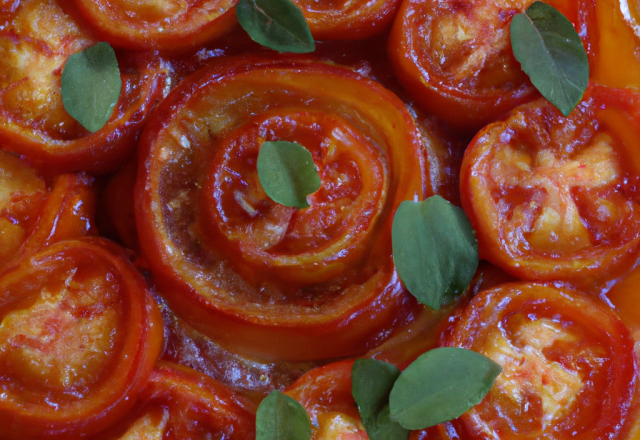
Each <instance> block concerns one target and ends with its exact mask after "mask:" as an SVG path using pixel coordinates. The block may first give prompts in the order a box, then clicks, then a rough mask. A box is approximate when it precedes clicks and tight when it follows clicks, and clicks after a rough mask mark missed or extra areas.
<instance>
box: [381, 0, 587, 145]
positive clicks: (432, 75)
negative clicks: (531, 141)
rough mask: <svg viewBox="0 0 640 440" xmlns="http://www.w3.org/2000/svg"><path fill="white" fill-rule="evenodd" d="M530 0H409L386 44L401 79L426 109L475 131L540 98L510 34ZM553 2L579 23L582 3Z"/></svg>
mask: <svg viewBox="0 0 640 440" xmlns="http://www.w3.org/2000/svg"><path fill="white" fill-rule="evenodd" d="M531 3H533V2H531V1H528V0H527V1H518V2H498V1H494V0H487V1H484V0H483V1H481V2H474V3H469V2H459V1H455V0H453V1H444V2H440V1H435V0H433V1H432V0H429V1H421V0H405V1H404V2H403V3H402V5H401V7H400V10H399V11H398V15H397V16H396V19H395V21H394V24H393V28H392V30H391V34H390V36H389V41H388V45H387V51H388V54H389V60H390V61H391V64H392V66H393V70H394V72H395V74H396V76H397V77H398V79H399V80H400V83H402V85H403V86H404V87H405V88H406V89H407V90H408V91H409V93H410V94H411V96H412V97H413V98H414V99H415V100H416V101H418V103H419V104H420V106H421V107H422V108H423V109H424V110H426V111H428V112H430V113H433V114H435V115H436V116H438V117H439V118H441V119H443V120H444V121H445V122H447V123H448V124H450V125H451V126H453V127H457V128H461V129H464V130H467V131H469V132H474V131H476V130H478V129H480V128H481V127H482V126H484V125H486V124H487V123H489V122H492V121H494V120H495V119H497V118H498V117H500V116H502V115H503V114H504V113H506V112H508V111H509V110H511V109H513V108H514V107H516V106H517V105H519V104H523V103H525V102H528V101H530V100H532V99H535V98H536V97H538V96H539V94H538V92H537V91H536V90H535V88H534V87H533V85H532V84H531V82H530V81H529V79H528V78H527V76H526V75H525V74H524V72H522V71H521V69H520V64H519V63H518V61H516V59H515V57H514V56H513V53H512V51H511V44H510V39H509V23H510V22H511V18H512V17H513V15H515V14H517V13H521V12H524V10H525V9H526V8H527V7H528V6H529V5H530V4H531ZM551 5H552V6H555V7H557V8H558V9H560V10H561V12H563V13H564V14H565V16H567V17H568V18H569V19H570V20H571V21H572V22H573V23H578V20H577V19H578V11H577V6H576V5H574V4H570V3H568V2H551ZM476 55H477V56H476ZM474 63H475V64H474Z"/></svg>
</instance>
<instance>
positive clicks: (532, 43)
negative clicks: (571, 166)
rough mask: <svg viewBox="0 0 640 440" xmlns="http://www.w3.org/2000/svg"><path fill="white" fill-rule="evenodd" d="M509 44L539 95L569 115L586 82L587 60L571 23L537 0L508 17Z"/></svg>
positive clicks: (559, 13) (585, 86)
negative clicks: (510, 18)
mask: <svg viewBox="0 0 640 440" xmlns="http://www.w3.org/2000/svg"><path fill="white" fill-rule="evenodd" d="M511 47H512V49H513V54H514V55H515V57H516V59H517V60H518V61H519V62H520V65H521V66H522V70H523V71H524V72H525V73H526V74H527V75H529V78H530V79H531V82H532V83H533V85H534V86H535V87H536V89H538V90H539V91H540V93H541V94H542V96H544V97H545V98H547V100H548V101H549V102H550V103H551V104H553V105H555V106H556V107H557V108H558V109H559V110H560V111H561V112H562V114H563V115H565V116H568V115H569V113H571V111H572V110H573V109H574V108H575V106H576V105H578V103H579V102H580V100H581V99H582V95H584V92H585V90H586V89H587V85H588V82H589V60H588V59H587V53H586V52H585V50H584V46H583V45H582V41H581V40H580V37H579V36H578V33H577V32H576V30H575V29H574V28H573V25H572V24H571V22H570V21H569V20H567V18H566V17H565V16H564V15H562V13H561V12H560V11H558V10H557V9H555V8H554V7H553V6H549V5H547V4H546V3H543V2H540V1H536V2H534V3H533V4H532V5H531V6H529V8H528V9H527V10H526V11H525V12H524V13H523V14H517V15H514V16H513V19H512V20H511Z"/></svg>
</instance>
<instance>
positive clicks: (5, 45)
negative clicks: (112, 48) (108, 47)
mask: <svg viewBox="0 0 640 440" xmlns="http://www.w3.org/2000/svg"><path fill="white" fill-rule="evenodd" d="M6 20H7V25H5V26H3V29H2V31H0V71H2V72H4V73H3V75H2V77H0V142H2V144H3V148H4V149H7V150H11V151H14V152H16V153H18V154H21V155H24V156H25V157H26V158H27V159H28V160H29V162H30V163H31V164H33V165H34V166H36V167H37V168H39V169H40V170H41V171H42V172H43V173H46V174H49V175H55V174H58V173H62V172H75V171H87V172H108V171H113V170H114V169H116V168H117V167H118V166H119V165H121V164H122V163H123V162H124V159H125V158H126V157H127V156H130V155H131V154H132V152H133V150H134V149H135V145H136V136H137V135H138V134H139V131H140V129H141V127H142V124H143V122H144V120H145V118H146V116H147V115H148V114H149V112H150V111H151V110H152V108H153V106H154V105H155V104H156V102H157V101H158V99H160V97H161V96H162V93H163V88H164V87H165V77H166V75H165V73H164V71H165V70H166V69H165V67H164V66H163V64H162V62H161V61H160V60H159V59H158V58H157V57H152V56H151V54H135V53H130V54H120V55H118V63H119V66H120V72H121V77H122V83H123V84H122V94H121V96H120V100H119V101H118V103H117V104H116V107H115V109H114V111H113V114H112V116H111V119H110V120H109V122H108V123H107V124H106V125H105V126H104V127H103V128H102V129H100V130H98V131H97V132H95V133H89V132H88V131H87V130H85V129H84V128H83V127H82V126H81V125H80V124H79V123H78V122H77V121H75V120H73V119H72V118H71V116H69V115H68V114H67V112H66V111H65V109H64V107H63V105H62V97H61V93H60V76H61V75H62V69H63V67H64V64H65V63H66V61H67V59H68V57H69V56H70V55H72V54H74V53H76V52H79V51H81V50H83V49H85V48H87V47H89V46H91V45H92V44H94V43H96V42H97V41H96V40H94V39H93V37H91V35H90V34H89V33H88V32H87V31H86V30H85V29H83V28H82V27H81V25H80V24H79V23H77V22H76V21H75V20H74V19H73V18H72V17H71V16H69V15H67V14H66V13H65V12H64V10H63V9H62V7H61V6H59V5H58V4H57V3H56V2H54V1H44V0H28V1H23V2H20V3H19V4H18V6H17V8H15V11H14V12H12V13H11V14H10V16H8V17H7V18H6ZM36 24H37V25H36Z"/></svg>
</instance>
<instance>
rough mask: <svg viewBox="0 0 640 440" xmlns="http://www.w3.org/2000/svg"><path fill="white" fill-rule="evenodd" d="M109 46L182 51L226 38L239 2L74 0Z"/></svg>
mask: <svg viewBox="0 0 640 440" xmlns="http://www.w3.org/2000/svg"><path fill="white" fill-rule="evenodd" d="M75 3H76V4H77V6H78V8H79V9H80V11H81V12H82V14H83V15H84V16H85V17H86V18H87V20H88V21H89V22H90V23H91V25H92V26H93V27H94V28H95V29H96V30H97V32H98V34H99V35H100V36H101V37H102V38H104V39H105V40H106V41H108V42H109V43H111V44H113V45H115V46H118V47H122V48H125V49H138V50H140V49H142V50H152V49H160V50H179V49H186V48H192V47H197V46H199V45H201V44H203V43H206V42H207V41H209V40H212V39H214V38H216V37H219V36H221V35H224V34H225V33H227V32H229V31H230V30H231V29H232V28H233V27H234V25H236V24H237V20H236V17H235V9H234V6H235V4H236V3H237V0H196V1H193V0H191V1H184V0H156V1H144V2H140V1H130V0H75Z"/></svg>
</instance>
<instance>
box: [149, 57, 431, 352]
mask: <svg viewBox="0 0 640 440" xmlns="http://www.w3.org/2000/svg"><path fill="white" fill-rule="evenodd" d="M267 139H268V140H289V141H299V142H302V143H303V145H304V146H305V147H307V148H308V149H309V150H310V151H311V153H312V155H313V157H314V162H315V164H316V166H317V167H318V168H319V170H320V175H321V176H322V178H323V186H322V187H321V189H320V190H319V191H318V192H316V193H314V194H313V195H311V196H310V197H309V200H310V201H311V207H310V208H307V209H304V210H300V211H296V212H294V211H293V210H292V209H291V208H286V207H284V206H281V205H278V204H276V203H275V202H273V201H271V200H270V199H268V197H267V196H266V194H265V193H264V190H263V189H262V187H261V186H260V185H259V181H258V176H257V170H256V168H255V160H256V158H257V154H258V147H259V145H260V144H261V142H262V141H264V140H267ZM421 145H422V144H421V141H420V137H419V133H418V131H417V129H416V126H415V124H414V122H413V119H412V118H411V115H410V114H409V113H408V112H407V110H406V107H405V106H404V104H403V103H402V102H401V101H400V100H399V99H398V98H397V97H395V96H394V95H393V94H391V93H390V92H389V91H387V90H386V89H384V88H382V87H381V86H380V85H379V84H377V83H375V82H373V81H371V80H368V79H366V78H363V77H361V76H359V75H358V74H356V73H354V72H353V71H351V70H349V69H346V68H341V67H338V66H334V65H329V64H325V63H314V62H312V61H308V60H305V59H302V58H282V59H279V60H273V59H266V58H261V57H247V58H237V59H233V60H230V61H226V62H222V63H220V64H217V65H213V66H211V67H209V68H207V69H204V70H202V71H200V72H198V73H196V74H195V75H193V76H192V77H190V78H188V79H187V80H185V81H183V82H182V83H181V84H180V85H179V86H178V87H177V88H176V89H174V91H172V92H171V93H170V94H169V96H168V97H167V99H166V100H165V101H163V103H162V104H161V105H160V107H159V108H158V110H157V111H156V112H154V117H153V118H152V120H151V121H150V123H149V124H148V125H147V128H146V130H145V133H144V136H143V139H142V141H141V151H140V153H141V155H140V167H139V172H138V181H137V183H136V219H137V222H138V232H139V234H140V240H141V247H142V252H143V254H144V255H145V258H146V259H147V260H148V262H149V265H150V268H151V271H152V273H153V275H154V277H155V278H156V279H157V281H158V283H157V284H158V286H159V287H160V289H161V292H162V294H163V295H164V296H165V297H166V298H167V299H168V301H169V304H170V306H171V307H172V309H173V310H175V311H176V313H177V314H178V315H179V316H181V317H183V318H184V319H185V320H186V321H187V322H188V323H189V324H191V325H193V326H194V327H195V328H196V329H198V330H200V331H201V332H203V333H204V334H206V335H208V336H210V337H211V338H213V339H214V340H215V341H216V342H219V343H221V344H222V345H223V346H226V347H233V348H234V349H235V350H239V351H240V352H241V353H244V354H250V355H254V356H259V357H262V358H267V359H279V360H287V361H305V360H313V359H322V358H327V357H336V356H346V355H349V354H353V353H357V352H358V351H362V350H363V347H365V346H367V344H373V343H374V340H376V338H378V336H379V334H380V332H381V331H383V329H385V328H389V326H390V325H392V324H393V323H394V322H396V321H398V320H402V318H403V317H404V316H405V315H406V313H407V311H408V308H409V307H413V305H414V304H415V303H414V300H413V299H411V298H410V297H409V296H408V295H407V294H406V292H405V291H404V289H403V287H402V285H401V283H400V280H399V279H398V277H397V274H396V272H395V269H394V266H393V261H392V257H391V221H392V218H393V213H394V212H395V210H396V208H397V207H398V206H399V204H400V203H401V202H402V201H403V200H407V199H413V198H414V197H419V198H420V197H422V195H423V194H424V193H426V192H428V191H430V186H429V179H428V175H427V170H426V168H427V165H426V164H425V163H424V156H423V152H422V146H421ZM223 190H224V191H223ZM356 214H357V215H356Z"/></svg>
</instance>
